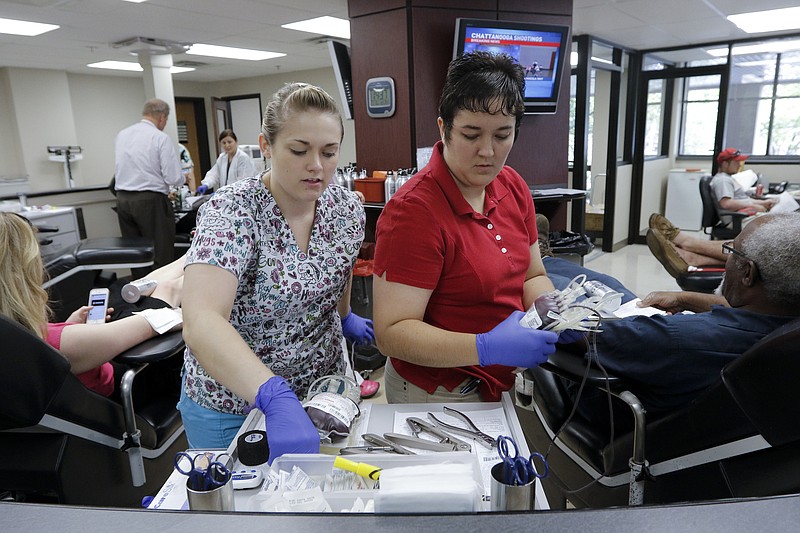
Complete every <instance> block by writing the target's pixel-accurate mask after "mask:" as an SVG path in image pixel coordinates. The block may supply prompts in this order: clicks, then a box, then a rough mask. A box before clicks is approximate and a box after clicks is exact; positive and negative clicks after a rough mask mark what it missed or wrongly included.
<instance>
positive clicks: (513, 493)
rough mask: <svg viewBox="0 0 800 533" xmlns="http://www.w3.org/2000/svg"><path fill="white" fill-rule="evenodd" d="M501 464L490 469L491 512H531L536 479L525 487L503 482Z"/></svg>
mask: <svg viewBox="0 0 800 533" xmlns="http://www.w3.org/2000/svg"><path fill="white" fill-rule="evenodd" d="M504 467H505V465H504V464H503V463H497V464H496V465H494V466H493V467H492V471H491V472H492V511H532V510H533V509H534V506H535V505H536V478H535V477H534V478H533V479H531V480H530V482H528V483H527V484H525V485H507V484H506V483H504V482H503V468H504Z"/></svg>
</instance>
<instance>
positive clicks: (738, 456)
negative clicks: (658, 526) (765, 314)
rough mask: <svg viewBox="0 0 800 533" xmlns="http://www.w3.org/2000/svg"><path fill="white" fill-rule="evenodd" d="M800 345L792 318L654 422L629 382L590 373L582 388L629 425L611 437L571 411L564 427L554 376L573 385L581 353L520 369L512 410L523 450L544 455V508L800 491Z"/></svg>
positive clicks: (565, 402)
mask: <svg viewBox="0 0 800 533" xmlns="http://www.w3.org/2000/svg"><path fill="white" fill-rule="evenodd" d="M798 345H800V319H798V320H794V321H793V322H791V323H789V324H787V325H785V326H783V327H782V328H779V329H778V330H776V331H774V332H773V333H772V334H770V335H768V336H767V337H765V338H764V339H762V340H761V341H760V342H759V343H757V344H756V345H755V346H753V347H752V348H751V349H749V350H748V351H747V352H746V353H744V354H743V355H742V356H741V357H739V358H738V359H736V360H735V361H732V362H731V363H729V364H728V365H727V366H725V367H724V368H723V369H722V371H721V373H720V379H719V381H718V382H717V383H716V384H715V385H713V386H712V387H710V388H709V389H708V390H707V391H705V392H704V393H703V394H702V395H701V396H699V397H698V398H696V399H695V400H694V401H692V402H691V404H690V405H688V406H686V407H685V408H682V409H680V410H678V411H676V412H672V413H669V414H667V415H665V416H661V417H660V418H657V419H656V418H654V417H649V418H648V416H647V413H645V412H644V409H642V406H641V404H640V403H639V402H638V399H637V398H636V396H635V395H634V394H633V393H632V392H631V391H632V390H635V384H627V383H625V382H624V380H622V379H619V378H614V377H612V378H611V379H610V380H609V381H608V382H606V379H605V377H604V375H603V373H602V372H600V371H599V370H598V369H597V368H594V367H590V368H589V370H588V381H587V385H586V387H599V388H602V389H605V387H608V388H609V389H610V390H611V392H612V395H613V403H614V409H615V411H617V415H618V416H617V417H616V418H617V419H618V420H619V415H622V416H624V417H627V419H628V424H627V427H619V424H618V427H617V429H616V434H615V436H614V439H613V440H611V439H610V436H609V427H608V423H607V421H606V422H603V423H599V422H598V421H592V420H587V419H585V418H583V417H582V416H580V414H577V413H576V414H575V415H574V416H573V417H572V419H571V420H568V417H569V413H570V411H571V410H572V408H573V402H572V401H571V399H570V395H569V394H568V393H567V391H566V387H565V381H564V380H563V379H560V378H559V376H561V377H563V378H566V379H568V380H570V381H580V379H581V378H582V376H583V374H584V372H585V371H586V364H585V359H584V357H583V356H578V355H575V354H570V353H566V352H561V351H559V352H556V354H554V355H553V356H551V357H550V361H549V362H548V363H546V364H544V365H542V366H541V367H539V368H534V369H529V370H526V371H525V373H524V374H523V375H524V378H525V379H524V381H523V383H524V384H520V385H518V386H517V390H516V404H517V407H516V410H517V415H518V416H519V418H520V424H521V426H522V428H523V431H524V433H525V436H526V438H527V440H528V444H529V447H530V448H531V449H532V450H536V451H539V452H541V453H545V452H546V451H548V450H549V455H548V461H549V464H550V476H549V478H548V479H545V480H543V487H544V489H545V492H546V493H547V495H548V500H549V502H550V505H551V507H553V508H557V507H559V506H563V504H564V502H565V499H569V501H570V502H572V503H573V504H574V505H575V506H576V507H608V506H616V505H625V504H641V503H645V504H651V503H652V504H655V503H669V502H686V501H698V500H712V499H722V498H738V497H751V496H769V495H778V494H789V493H796V492H800V423H798V421H800V402H798V401H797V394H796V390H797V377H798V376H799V375H800V357H798V353H797V350H798V348H797V347H798ZM654 355H657V354H642V356H643V357H650V356H654ZM565 423H566V425H565ZM562 426H563V428H562ZM631 428H632V429H631ZM559 429H561V431H559ZM556 434H557V436H556V437H555V438H554V436H555V435H556ZM594 480H596V481H594Z"/></svg>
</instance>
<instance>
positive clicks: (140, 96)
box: [0, 68, 356, 192]
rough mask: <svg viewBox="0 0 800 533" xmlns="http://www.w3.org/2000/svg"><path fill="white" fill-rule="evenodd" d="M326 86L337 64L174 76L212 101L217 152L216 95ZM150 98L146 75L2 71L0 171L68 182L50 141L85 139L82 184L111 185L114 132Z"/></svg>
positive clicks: (38, 185)
mask: <svg viewBox="0 0 800 533" xmlns="http://www.w3.org/2000/svg"><path fill="white" fill-rule="evenodd" d="M289 81H304V82H308V83H312V84H315V85H319V86H320V87H322V88H323V89H325V90H326V91H328V92H329V93H330V94H331V95H333V96H334V98H335V97H336V95H337V94H338V93H337V88H336V79H335V77H334V73H333V68H325V69H315V70H309V71H303V72H293V73H289V74H278V75H273V76H258V77H255V78H245V79H240V80H234V81H228V82H224V83H223V82H219V83H197V82H181V81H180V80H177V79H176V80H175V84H174V87H175V95H176V96H177V97H181V96H185V97H202V98H204V99H205V100H206V113H207V117H206V118H207V120H208V125H209V129H210V130H211V131H209V134H208V143H209V149H210V152H211V153H212V154H216V153H217V146H216V144H217V142H216V139H214V138H213V137H214V132H213V128H212V127H211V124H212V122H211V120H212V115H211V104H210V102H211V97H212V96H218V97H226V96H236V95H241V94H254V93H259V94H261V101H262V104H265V103H266V102H267V101H268V99H269V98H270V96H271V95H272V94H273V93H274V92H275V91H277V90H278V89H279V88H280V87H281V86H282V85H283V84H284V83H286V82H289ZM144 100H145V93H144V81H143V79H142V77H140V76H136V77H132V76H129V75H128V76H115V75H86V74H67V73H66V72H64V71H55V70H45V69H20V68H3V69H0V124H2V125H3V127H2V128H0V177H18V176H20V175H24V174H27V175H28V176H29V180H30V187H29V189H30V191H32V192H43V191H53V190H61V189H65V188H66V183H65V180H64V170H63V165H61V164H59V163H54V162H52V161H49V160H48V156H49V155H50V154H48V153H47V146H48V145H79V146H81V147H82V148H83V157H84V158H83V160H81V161H78V162H75V163H73V164H72V174H73V178H74V179H75V182H76V186H77V187H88V186H96V185H105V184H107V183H108V182H109V180H110V179H111V176H112V175H113V173H114V138H115V137H116V134H117V132H119V130H121V129H122V128H124V127H126V126H128V125H130V124H133V123H134V122H136V121H137V120H139V119H140V118H141V111H142V104H143V103H144ZM350 161H356V149H355V131H354V128H353V121H352V120H346V121H345V137H344V140H343V143H342V153H341V157H340V162H341V164H343V165H344V164H347V163H348V162H350Z"/></svg>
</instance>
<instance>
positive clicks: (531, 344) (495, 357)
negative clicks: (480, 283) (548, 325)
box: [475, 311, 558, 368]
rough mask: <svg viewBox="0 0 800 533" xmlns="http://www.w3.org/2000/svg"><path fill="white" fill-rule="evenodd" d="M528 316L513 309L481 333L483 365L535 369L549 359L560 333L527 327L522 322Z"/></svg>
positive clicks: (480, 359) (479, 355) (480, 352)
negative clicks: (503, 318) (501, 319)
mask: <svg viewBox="0 0 800 533" xmlns="http://www.w3.org/2000/svg"><path fill="white" fill-rule="evenodd" d="M523 316H525V313H523V312H522V311H514V312H513V313H511V314H510V315H509V316H508V318H506V319H505V320H503V321H502V322H500V323H499V324H498V325H497V326H495V327H494V329H493V330H491V331H489V332H487V333H479V334H478V335H477V337H476V339H475V344H476V345H477V347H478V361H479V362H480V365H481V366H487V365H506V366H521V367H523V368H533V367H535V366H539V365H540V364H542V363H544V362H545V361H547V356H548V355H549V354H551V353H553V352H554V351H556V347H555V343H556V341H557V340H558V335H556V334H555V333H553V332H552V331H544V330H541V329H531V328H526V327H525V326H523V325H522V324H520V323H519V321H520V319H522V317H523Z"/></svg>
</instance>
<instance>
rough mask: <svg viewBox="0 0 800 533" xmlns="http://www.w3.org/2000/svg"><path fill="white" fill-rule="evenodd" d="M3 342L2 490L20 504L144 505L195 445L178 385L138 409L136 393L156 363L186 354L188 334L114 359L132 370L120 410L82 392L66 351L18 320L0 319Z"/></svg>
mask: <svg viewBox="0 0 800 533" xmlns="http://www.w3.org/2000/svg"><path fill="white" fill-rule="evenodd" d="M0 338H2V339H3V343H2V347H0V365H2V371H0V457H2V458H3V459H2V461H0V492H3V491H6V492H9V493H11V495H12V496H13V498H14V499H16V500H20V501H26V500H27V501H45V502H57V503H64V504H78V505H93V506H119V507H137V506H139V505H141V499H142V497H143V496H146V495H154V494H156V492H158V489H159V488H160V487H161V485H162V484H163V483H164V481H165V480H166V479H167V477H168V476H169V474H170V473H171V472H172V468H173V458H174V456H175V453H176V452H177V451H179V450H185V449H186V448H187V447H188V446H187V443H186V438H185V435H184V431H183V423H182V422H181V419H180V414H179V413H178V411H177V410H176V408H175V404H176V401H177V392H178V391H179V389H178V387H179V385H178V384H177V383H176V384H175V385H176V386H175V390H174V391H165V393H164V394H163V395H154V396H152V397H148V398H146V399H144V400H143V401H142V403H141V405H137V407H136V410H135V411H134V407H133V400H132V394H131V393H132V388H133V380H134V378H135V376H136V375H137V374H138V373H139V372H140V371H141V370H143V369H144V368H145V367H146V366H148V364H149V363H155V362H156V361H160V360H162V359H165V358H168V357H172V356H175V355H178V354H180V353H182V351H183V347H184V343H183V339H182V337H181V333H180V332H173V333H167V334H164V335H161V336H158V337H155V338H152V339H149V340H148V341H145V342H144V343H142V344H140V345H138V346H136V347H134V348H132V349H130V350H128V351H127V352H125V353H123V354H121V355H120V356H118V357H117V358H116V359H115V360H116V361H118V362H122V363H124V364H126V365H129V366H130V369H129V370H127V371H126V372H125V374H124V376H123V378H122V383H121V385H120V394H121V396H122V404H120V403H117V402H115V401H113V400H111V399H109V398H106V397H104V396H101V395H99V394H97V393H95V392H93V391H91V390H89V389H87V388H86V387H84V386H83V384H82V383H81V382H80V381H79V380H78V379H77V378H76V377H75V376H74V375H73V374H72V373H71V372H70V365H69V362H68V361H67V360H66V359H65V358H64V357H63V356H62V355H61V354H60V353H58V352H57V351H56V350H54V349H53V348H51V347H50V346H49V345H47V344H46V343H45V342H43V341H42V340H40V339H39V338H37V337H36V336H34V335H33V334H31V333H30V332H29V331H28V330H26V329H24V328H22V327H21V326H20V325H19V324H17V323H16V322H14V321H12V320H9V319H7V318H5V317H0ZM157 367H158V365H157V364H153V365H151V366H150V368H149V369H148V370H158V368H157ZM148 392H150V391H148ZM138 403H139V401H138V398H137V404H138Z"/></svg>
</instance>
